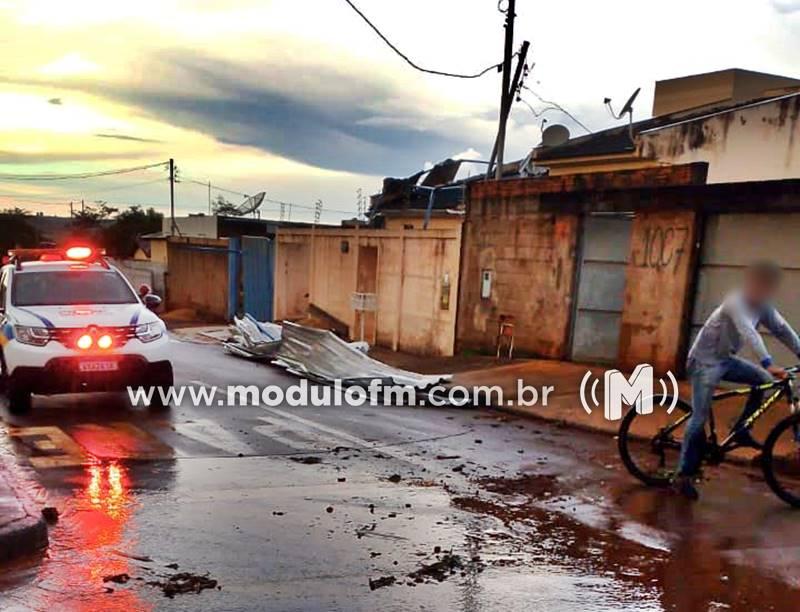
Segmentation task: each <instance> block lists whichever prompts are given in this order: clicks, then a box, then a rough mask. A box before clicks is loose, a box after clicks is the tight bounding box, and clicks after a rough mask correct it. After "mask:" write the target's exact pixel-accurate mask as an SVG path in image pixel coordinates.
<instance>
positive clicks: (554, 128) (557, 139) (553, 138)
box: [542, 123, 569, 147]
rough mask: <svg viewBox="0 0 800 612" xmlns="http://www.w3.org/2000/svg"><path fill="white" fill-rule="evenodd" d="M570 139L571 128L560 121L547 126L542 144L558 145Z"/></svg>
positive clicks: (543, 133)
mask: <svg viewBox="0 0 800 612" xmlns="http://www.w3.org/2000/svg"><path fill="white" fill-rule="evenodd" d="M568 140H569V130H568V129H567V128H566V127H565V126H563V125H560V124H558V123H555V124H553V125H551V126H548V127H547V128H545V130H544V132H542V146H545V147H557V146H558V145H561V144H564V143H565V142H567V141H568Z"/></svg>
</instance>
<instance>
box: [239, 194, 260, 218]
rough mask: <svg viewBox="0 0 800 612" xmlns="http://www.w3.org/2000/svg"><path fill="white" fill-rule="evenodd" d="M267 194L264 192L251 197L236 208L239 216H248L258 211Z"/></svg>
mask: <svg viewBox="0 0 800 612" xmlns="http://www.w3.org/2000/svg"><path fill="white" fill-rule="evenodd" d="M266 195H267V194H266V192H264V191H262V192H260V193H257V194H256V195H254V196H250V197H249V198H247V199H246V200H245V201H244V202H242V203H241V204H239V206H237V207H236V214H237V215H239V216H243V215H248V214H250V213H252V212H255V211H257V210H258V207H259V206H261V204H262V203H263V202H264V197H265V196H266Z"/></svg>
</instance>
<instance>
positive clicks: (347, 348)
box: [272, 321, 451, 392]
mask: <svg viewBox="0 0 800 612" xmlns="http://www.w3.org/2000/svg"><path fill="white" fill-rule="evenodd" d="M363 349H364V347H363V346H359V343H348V342H345V341H344V340H342V339H341V338H339V337H338V336H336V334H334V333H332V332H330V331H324V330H320V329H313V328H310V327H303V326H302V325H297V324H295V323H290V322H288V321H284V323H283V336H282V342H281V343H280V347H279V348H278V352H277V354H276V356H275V359H274V360H273V361H272V363H273V364H274V365H277V366H280V367H282V368H285V369H286V370H287V371H288V372H291V373H292V374H295V375H297V376H303V377H305V378H309V379H311V380H313V381H316V382H319V383H324V384H331V383H333V382H335V381H337V380H338V381H341V383H342V384H343V385H345V386H347V385H361V386H364V387H368V386H369V383H370V382H372V381H374V380H378V381H380V382H381V383H382V384H383V385H396V386H403V387H407V388H409V389H411V390H414V391H415V392H427V391H429V390H430V389H431V388H432V387H435V386H437V385H441V384H442V383H445V382H448V381H449V380H450V379H451V376H450V375H449V374H446V375H437V374H433V375H422V374H417V373H415V372H409V371H408V370H401V369H400V368H394V367H392V366H390V365H387V364H385V363H382V362H380V361H377V360H376V359H372V358H371V357H368V356H367V355H366V354H365V352H364V350H363Z"/></svg>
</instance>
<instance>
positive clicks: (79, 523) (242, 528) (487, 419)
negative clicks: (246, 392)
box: [0, 342, 800, 612]
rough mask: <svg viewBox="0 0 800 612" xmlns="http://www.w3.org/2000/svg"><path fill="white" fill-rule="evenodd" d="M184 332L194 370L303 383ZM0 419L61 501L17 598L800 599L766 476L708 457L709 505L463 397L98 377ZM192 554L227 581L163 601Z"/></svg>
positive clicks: (628, 602) (683, 605) (48, 492)
mask: <svg viewBox="0 0 800 612" xmlns="http://www.w3.org/2000/svg"><path fill="white" fill-rule="evenodd" d="M174 348H175V364H176V379H177V383H179V384H180V383H186V384H189V383H190V381H191V382H192V384H201V383H202V384H206V385H224V384H231V383H248V384H249V383H253V382H256V383H259V384H267V383H273V384H281V385H289V384H291V383H292V382H293V381H294V379H293V378H291V377H289V376H286V375H285V374H283V373H281V372H279V371H276V370H272V369H270V368H267V367H264V366H258V365H254V364H250V363H248V362H244V361H241V360H237V359H235V358H233V357H229V356H226V355H224V354H223V353H222V352H221V350H220V349H219V348H217V347H215V346H208V345H197V344H189V343H182V342H175V343H174ZM0 416H2V419H3V423H2V424H0V426H2V427H3V428H4V429H5V431H2V432H0V452H3V453H9V454H13V455H15V456H16V457H17V458H18V460H19V461H20V462H21V463H22V464H23V465H26V466H28V470H29V471H30V474H31V475H32V477H33V480H34V481H35V482H36V483H37V484H36V488H35V490H33V491H32V493H33V494H34V495H37V496H38V497H39V498H40V499H41V500H42V502H43V503H46V504H48V505H52V506H55V507H57V508H58V509H59V511H60V513H61V516H60V520H59V522H58V523H57V524H56V525H55V526H54V527H52V528H51V532H50V539H51V545H50V548H49V551H48V552H47V553H46V554H45V555H44V556H43V557H41V558H36V559H27V560H24V561H23V562H20V563H17V564H15V565H13V566H10V567H2V568H0V609H2V610H126V611H133V610H149V609H164V610H275V611H317V610H319V611H323V610H324V611H330V610H341V611H360V610H364V611H373V610H382V611H386V612H389V611H395V610H397V611H401V610H402V611H407V610H463V611H465V612H477V611H483V610H548V611H552V610H660V609H667V610H748V611H750V610H796V609H797V607H798V606H797V602H798V599H799V598H800V528H799V527H800V514H798V513H797V512H793V511H791V510H789V509H788V508H785V507H784V506H783V505H782V504H781V502H779V501H778V500H777V499H776V498H774V497H773V496H772V495H771V493H769V491H768V489H767V488H766V485H764V484H763V482H761V481H760V478H759V474H758V472H752V473H748V472H747V471H743V470H741V469H739V468H730V467H721V468H717V469H713V470H709V471H708V476H709V477H710V480H709V482H708V483H706V484H705V486H704V488H703V499H702V501H701V502H700V503H699V504H694V505H692V504H690V503H688V502H685V501H684V500H682V499H678V498H675V497H672V496H670V495H666V494H664V493H661V492H658V491H653V490H648V489H645V488H642V487H640V486H639V485H638V484H636V483H635V482H634V481H633V480H632V479H631V477H629V476H628V475H627V473H625V472H624V470H623V468H622V467H621V466H620V464H619V461H618V459H617V456H616V451H615V446H614V441H613V440H611V439H610V438H608V437H605V436H599V435H593V434H588V433H581V432H577V431H575V430H572V429H568V428H559V427H556V426H554V425H548V424H542V423H539V422H533V421H525V420H520V419H514V418H509V417H507V416H505V415H501V414H496V413H491V412H476V411H468V410H454V409H427V408H426V409H409V408H370V407H349V408H291V407H288V406H282V407H278V408H266V407H250V408H245V407H242V408H217V407H203V408H194V407H191V406H190V405H188V403H187V402H184V405H182V406H179V407H175V408H173V410H172V411H171V412H169V413H165V414H152V413H149V412H148V411H147V410H145V409H141V408H137V409H133V408H130V407H129V406H127V405H126V404H125V403H124V402H121V401H119V400H118V399H117V398H114V397H109V396H103V395H98V396H91V397H88V398H87V397H80V398H75V397H70V398H49V399H46V400H43V401H41V402H39V403H38V404H37V405H36V407H35V409H34V412H33V413H32V414H31V415H30V416H29V417H26V418H24V419H23V418H15V417H11V416H9V414H8V413H7V411H6V410H5V407H3V408H2V409H0ZM437 563H438V565H435V564H437ZM431 566H433V567H431ZM442 568H444V570H443V571H438V570H442ZM180 572H187V573H190V574H191V575H196V576H204V575H206V574H207V575H208V577H209V578H210V579H213V580H216V581H217V587H215V588H208V589H205V590H203V591H202V592H200V593H185V594H177V595H175V597H174V598H169V597H166V596H165V595H164V588H163V587H164V584H165V583H167V582H168V581H169V579H170V577H171V576H174V575H175V574H178V573H180ZM120 575H122V576H121V577H118V578H116V580H117V582H114V581H104V578H105V577H108V576H120ZM124 575H127V576H129V578H127V579H126V578H125V576H124ZM370 581H373V584H372V586H373V587H376V588H375V589H374V590H372V589H371V587H370ZM375 581H377V582H375ZM388 583H391V584H388ZM382 584H386V585H385V586H381V585H382Z"/></svg>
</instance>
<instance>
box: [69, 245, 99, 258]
mask: <svg viewBox="0 0 800 612" xmlns="http://www.w3.org/2000/svg"><path fill="white" fill-rule="evenodd" d="M93 253H94V251H92V249H91V248H90V247H87V246H74V247H70V248H68V249H67V250H66V252H65V253H64V254H65V255H66V256H67V259H74V260H78V261H80V260H83V259H89V258H90V257H91V256H92V254H93Z"/></svg>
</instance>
